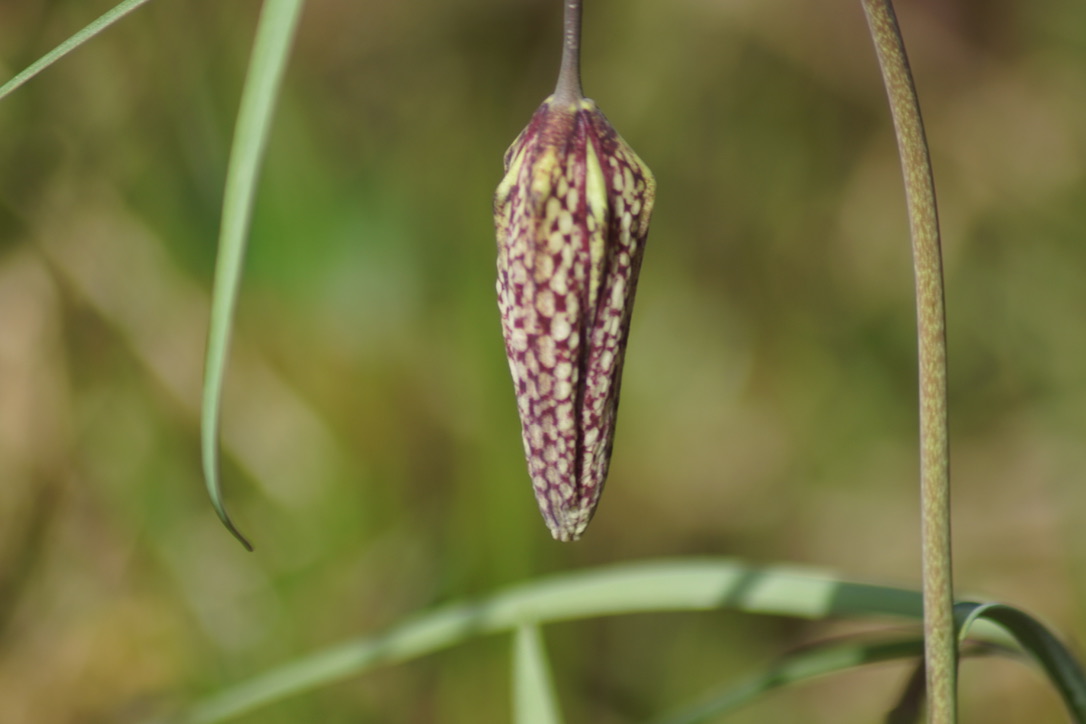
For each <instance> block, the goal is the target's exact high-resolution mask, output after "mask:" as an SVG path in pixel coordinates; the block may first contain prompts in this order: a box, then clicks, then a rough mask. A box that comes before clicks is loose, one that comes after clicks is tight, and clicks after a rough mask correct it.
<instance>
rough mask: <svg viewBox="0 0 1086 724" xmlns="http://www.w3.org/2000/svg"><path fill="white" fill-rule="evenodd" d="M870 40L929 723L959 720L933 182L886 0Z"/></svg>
mask: <svg viewBox="0 0 1086 724" xmlns="http://www.w3.org/2000/svg"><path fill="white" fill-rule="evenodd" d="M862 2H863V7H864V12H865V13H866V14H867V22H868V25H869V26H870V28H871V36H872V38H873V39H874V41H875V50H876V52H877V53H878V57H879V65H880V66H881V68H882V76H883V82H884V84H885V85H886V93H887V95H888V96H889V99H890V111H891V114H892V115H893V118H894V128H895V130H896V132H897V141H898V153H899V154H900V156H901V166H902V171H903V173H904V176H905V197H906V203H907V205H908V210H909V227H910V230H911V233H912V247H913V266H914V271H915V274H916V310H917V333H918V334H917V336H918V343H919V361H920V498H921V515H922V519H921V537H922V539H923V568H924V639H925V647H924V664H925V670H926V678H927V688H928V697H929V702H930V704H929V706H928V722H929V723H930V724H953V723H954V722H955V721H956V720H957V703H956V688H957V642H956V638H955V635H954V614H953V606H954V586H953V579H952V575H951V554H950V463H949V458H950V451H949V446H948V438H947V402H946V398H947V375H946V312H945V308H944V302H943V264H942V253H941V250H940V243H939V218H938V214H937V212H936V207H935V183H934V181H933V179H932V172H931V159H930V157H929V156H928V146H927V141H926V139H925V137H924V125H923V122H922V120H921V118H920V103H919V101H918V100H917V96H916V87H915V85H914V84H913V78H912V73H911V71H910V70H909V61H908V58H907V57H906V55H905V44H904V41H903V40H902V37H901V30H900V28H899V27H898V24H897V18H896V17H895V15H894V7H893V3H892V2H891V0H862Z"/></svg>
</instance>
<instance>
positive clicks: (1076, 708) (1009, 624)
mask: <svg viewBox="0 0 1086 724" xmlns="http://www.w3.org/2000/svg"><path fill="white" fill-rule="evenodd" d="M955 613H957V614H958V617H959V619H960V620H961V622H962V623H961V627H960V629H959V634H958V636H959V638H960V639H961V640H963V641H964V640H965V637H966V636H968V635H969V631H970V629H971V628H972V627H973V626H974V625H975V624H976V623H977V622H979V621H982V620H988V621H992V622H994V623H997V624H999V625H1000V626H1002V627H1003V628H1004V629H1006V630H1007V632H1008V633H1010V634H1011V636H1013V637H1014V639H1015V641H1017V642H1018V644H1019V645H1020V646H1021V647H1022V649H1023V650H1025V651H1026V652H1028V653H1029V654H1030V655H1031V656H1033V658H1034V659H1035V660H1036V661H1037V663H1038V664H1040V666H1041V668H1042V669H1044V672H1045V674H1046V675H1047V676H1048V679H1049V681H1051V682H1052V685H1053V686H1054V687H1056V691H1058V692H1059V694H1060V697H1061V698H1062V699H1063V703H1064V705H1065V706H1066V707H1067V711H1068V713H1069V714H1071V716H1072V717H1073V718H1074V721H1075V722H1078V724H1084V723H1086V674H1084V673H1083V670H1082V666H1081V665H1080V664H1079V662H1078V660H1077V659H1075V657H1074V655H1072V654H1071V652H1070V651H1069V650H1068V648H1067V647H1066V646H1064V645H1063V643H1062V642H1061V641H1060V640H1059V639H1058V638H1056V636H1055V635H1053V634H1052V633H1051V632H1050V631H1049V630H1048V627H1046V626H1045V625H1044V624H1042V623H1041V622H1040V621H1038V620H1037V619H1035V618H1033V617H1032V616H1030V615H1029V614H1028V613H1026V612H1024V611H1022V610H1020V609H1017V608H1014V607H1013V606H1007V605H1005V604H1001V603H960V604H958V605H957V606H955Z"/></svg>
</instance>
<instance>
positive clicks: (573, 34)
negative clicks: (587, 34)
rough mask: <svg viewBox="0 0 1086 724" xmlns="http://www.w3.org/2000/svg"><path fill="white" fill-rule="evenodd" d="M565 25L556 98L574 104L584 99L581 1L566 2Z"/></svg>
mask: <svg viewBox="0 0 1086 724" xmlns="http://www.w3.org/2000/svg"><path fill="white" fill-rule="evenodd" d="M564 4H565V10H566V12H565V24H564V29H563V32H562V67H561V68H560V69H559V70H558V86H557V87H556V88H555V89H554V96H555V98H556V99H557V100H559V101H562V102H569V103H574V102H576V101H579V100H580V99H581V98H583V97H584V91H583V90H582V89H581V0H564Z"/></svg>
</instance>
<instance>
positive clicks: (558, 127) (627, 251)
mask: <svg viewBox="0 0 1086 724" xmlns="http://www.w3.org/2000/svg"><path fill="white" fill-rule="evenodd" d="M579 11H580V8H579V3H575V2H573V3H567V5H566V12H567V15H566V35H565V49H566V53H565V55H564V58H563V70H562V73H561V74H560V79H559V83H558V88H557V89H556V91H555V93H554V95H552V96H550V97H548V98H547V99H546V100H545V101H543V105H541V106H540V107H539V109H538V110H537V111H536V112H535V115H534V116H533V117H532V120H531V122H530V123H529V124H528V127H527V128H526V129H525V130H524V131H523V132H522V133H521V134H520V136H519V137H518V138H517V139H516V141H514V142H513V145H512V146H511V147H510V148H509V151H508V152H507V153H506V155H505V171H506V175H505V178H504V179H502V182H501V184H500V185H499V186H498V190H497V193H496V195H495V199H494V216H495V223H496V225H497V231H498V285H497V286H498V305H499V308H500V310H501V317H502V331H503V333H504V335H505V348H506V353H507V355H508V357H509V368H510V371H511V372H512V375H513V383H514V385H515V387H516V395H517V407H518V411H519V413H520V419H521V424H522V427H523V436H524V451H525V455H526V456H527V460H528V472H529V474H530V475H531V478H532V485H533V487H534V490H535V494H536V499H537V500H538V502H539V508H540V511H541V512H542V513H543V518H544V520H545V521H546V523H547V526H548V528H550V531H551V533H552V534H553V535H554V537H555V538H556V539H558V540H561V541H570V540H576V539H577V538H579V537H580V536H581V534H582V533H583V532H584V530H585V528H586V527H587V525H588V522H589V520H590V519H591V517H592V514H593V513H594V512H595V509H596V505H597V504H598V503H599V498H600V493H601V492H602V489H603V484H604V481H605V480H606V478H607V470H608V466H609V464H610V459H611V446H612V442H613V440H614V431H615V414H616V411H617V409H618V398H619V388H620V383H621V377H622V363H623V357H624V355H625V351H626V338H627V334H628V332H629V327H630V313H631V311H632V308H633V301H634V293H635V291H636V288H637V276H638V272H639V270H640V267H641V259H642V255H643V253H644V249H645V239H646V237H647V236H648V227H649V216H650V214H651V213H652V205H653V199H654V196H655V190H656V182H655V180H654V179H653V176H652V172H650V171H649V169H648V167H646V166H645V164H644V163H643V162H642V161H641V159H640V158H638V156H637V154H636V153H634V152H633V150H632V149H631V148H630V147H629V146H628V145H627V144H626V143H625V141H623V140H622V138H621V137H620V136H619V135H618V133H616V132H615V130H614V128H612V127H611V124H610V123H608V121H607V119H606V118H605V117H604V115H603V113H602V112H600V110H599V109H598V108H597V107H596V104H595V103H594V102H593V101H591V100H589V99H587V98H585V97H584V96H583V94H582V93H581V89H580V82H579V77H578V72H577V69H576V55H577V45H578V39H579V28H580V22H579V21H580V18H579Z"/></svg>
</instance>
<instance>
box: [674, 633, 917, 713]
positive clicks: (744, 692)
mask: <svg viewBox="0 0 1086 724" xmlns="http://www.w3.org/2000/svg"><path fill="white" fill-rule="evenodd" d="M923 654H924V639H923V638H922V637H919V636H916V637H910V638H905V639H899V640H893V641H869V640H861V641H855V640H853V641H846V642H843V643H841V642H834V643H832V644H824V645H820V646H814V647H811V648H809V649H805V650H803V651H799V652H796V653H794V654H792V655H790V656H788V657H786V658H784V659H782V660H781V661H779V662H777V663H776V664H774V665H772V666H770V667H769V668H768V669H767V670H766V671H764V672H762V673H760V674H758V675H756V676H752V677H751V678H749V679H747V680H746V681H743V682H742V683H740V684H739V685H737V686H734V687H732V688H730V689H728V690H727V691H725V692H724V693H722V694H719V695H717V696H714V697H712V698H711V699H709V700H707V701H705V702H704V703H702V704H699V705H697V706H694V707H691V708H689V709H687V710H685V711H682V712H679V713H677V714H672V715H670V716H668V717H666V718H663V719H657V720H654V724H699V722H704V721H708V720H710V719H711V718H713V717H717V716H721V715H722V714H727V713H728V712H731V711H735V710H736V709H739V708H740V707H743V706H746V705H747V704H749V703H751V702H752V701H753V700H754V699H756V698H757V697H759V696H761V695H762V694H765V693H766V692H769V691H772V690H773V689H777V688H780V687H782V686H787V685H788V684H792V683H795V682H797V681H803V680H805V679H811V678H814V677H816V676H825V675H826V674H832V673H835V672H838V671H844V670H846V669H851V668H855V667H858V666H863V665H865V664H875V663H879V662H883V661H893V660H896V659H909V658H914V657H919V656H922V655H923Z"/></svg>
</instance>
